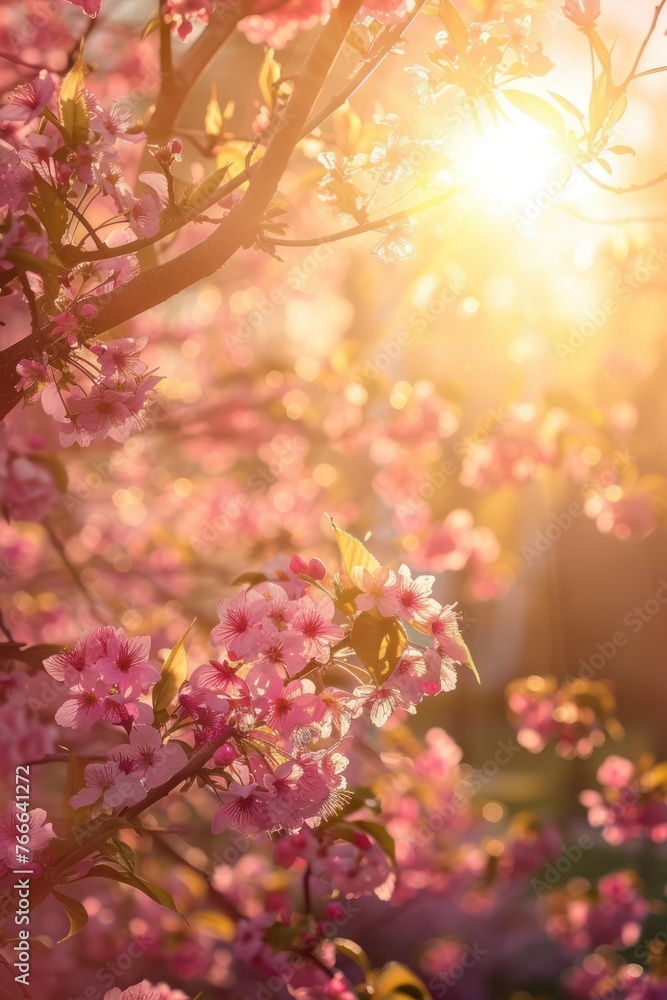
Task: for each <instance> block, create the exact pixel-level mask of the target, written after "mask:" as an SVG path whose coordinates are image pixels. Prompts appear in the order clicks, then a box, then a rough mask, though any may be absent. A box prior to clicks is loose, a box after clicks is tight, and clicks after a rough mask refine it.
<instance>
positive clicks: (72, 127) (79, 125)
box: [58, 40, 89, 143]
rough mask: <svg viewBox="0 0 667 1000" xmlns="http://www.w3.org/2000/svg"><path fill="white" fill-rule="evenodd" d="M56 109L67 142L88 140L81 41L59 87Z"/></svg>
mask: <svg viewBox="0 0 667 1000" xmlns="http://www.w3.org/2000/svg"><path fill="white" fill-rule="evenodd" d="M58 109H59V111H60V121H61V123H62V126H63V128H64V130H65V132H66V134H67V138H68V139H69V141H70V142H72V143H77V142H85V141H86V139H87V138H88V131H89V122H88V108H87V107H86V98H85V84H84V73H83V40H82V42H81V48H80V50H79V56H78V58H77V60H76V62H75V63H74V65H73V66H72V68H71V70H70V71H69V73H68V74H67V76H66V77H65V79H64V80H63V82H62V85H61V87H60V93H59V95H58Z"/></svg>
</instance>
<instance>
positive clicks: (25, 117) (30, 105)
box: [0, 70, 55, 125]
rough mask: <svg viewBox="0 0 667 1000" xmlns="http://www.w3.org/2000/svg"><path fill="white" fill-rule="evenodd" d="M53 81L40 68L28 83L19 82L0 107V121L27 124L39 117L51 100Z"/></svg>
mask: <svg viewBox="0 0 667 1000" xmlns="http://www.w3.org/2000/svg"><path fill="white" fill-rule="evenodd" d="M54 89H55V87H54V83H53V80H52V79H51V77H50V76H49V75H48V73H47V72H46V70H42V72H41V73H40V74H39V76H36V77H35V79H34V80H32V81H31V82H30V83H21V84H19V86H18V87H15V88H14V90H12V92H11V94H10V95H9V102H8V103H7V104H5V106H4V108H0V122H18V123H20V124H21V125H27V124H28V122H31V121H32V120H33V118H39V116H40V115H41V114H42V112H43V111H44V108H45V107H46V105H47V104H48V103H49V101H50V100H51V97H52V96H53V91H54Z"/></svg>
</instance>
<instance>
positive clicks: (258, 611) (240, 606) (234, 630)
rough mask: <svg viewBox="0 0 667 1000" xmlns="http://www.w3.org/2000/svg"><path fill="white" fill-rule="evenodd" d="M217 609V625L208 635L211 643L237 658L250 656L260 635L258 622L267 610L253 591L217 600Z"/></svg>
mask: <svg viewBox="0 0 667 1000" xmlns="http://www.w3.org/2000/svg"><path fill="white" fill-rule="evenodd" d="M216 610H217V612H218V618H219V619H220V624H219V625H216V626H215V628H214V629H213V631H212V632H211V644H212V645H213V646H216V647H220V646H224V647H225V648H226V649H228V650H229V651H230V653H231V654H232V655H233V656H235V657H236V658H237V659H238V658H241V657H244V656H246V654H249V653H252V651H253V650H254V648H255V647H256V644H257V639H258V636H259V634H260V630H259V623H260V621H261V620H262V618H263V617H264V614H265V611H266V607H265V604H264V602H263V601H262V600H261V598H260V597H259V596H258V595H257V594H255V593H252V592H248V593H247V594H246V593H242V594H239V595H238V596H237V597H234V598H233V599H232V600H227V599H224V598H223V599H222V600H220V601H218V603H217V606H216Z"/></svg>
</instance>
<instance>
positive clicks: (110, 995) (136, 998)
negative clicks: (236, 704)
mask: <svg viewBox="0 0 667 1000" xmlns="http://www.w3.org/2000/svg"><path fill="white" fill-rule="evenodd" d="M71 2H74V0H71ZM182 998H183V1000H187V998H186V997H185V994H184V993H181V991H180V990H170V989H167V991H165V990H164V989H163V988H162V986H153V985H152V984H151V983H149V982H148V980H147V979H144V980H143V981H142V982H140V983H137V984H136V986H128V988H127V989H126V990H121V989H120V988H119V987H118V986H115V987H114V988H113V989H112V990H107V992H106V993H105V994H104V1000H182Z"/></svg>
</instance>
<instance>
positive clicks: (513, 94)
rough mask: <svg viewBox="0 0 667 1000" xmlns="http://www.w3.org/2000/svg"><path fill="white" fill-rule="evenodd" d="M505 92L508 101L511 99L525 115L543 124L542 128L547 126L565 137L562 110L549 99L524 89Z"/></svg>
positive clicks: (565, 131)
mask: <svg viewBox="0 0 667 1000" xmlns="http://www.w3.org/2000/svg"><path fill="white" fill-rule="evenodd" d="M503 94H504V96H505V97H506V98H507V100H508V101H511V102H512V104H513V105H514V106H515V107H516V108H518V109H519V111H522V112H523V113H524V115H527V116H528V118H531V119H532V120H533V121H534V122H536V124H537V125H541V126H542V128H546V129H548V130H549V131H550V132H555V133H556V135H561V136H563V138H565V135H566V134H567V130H566V128H565V121H564V120H563V116H562V115H561V113H560V111H557V110H556V108H554V106H553V104H549V102H548V101H545V100H544V98H543V97H538V96H537V94H528V93H526V92H525V91H523V90H504V91H503Z"/></svg>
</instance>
